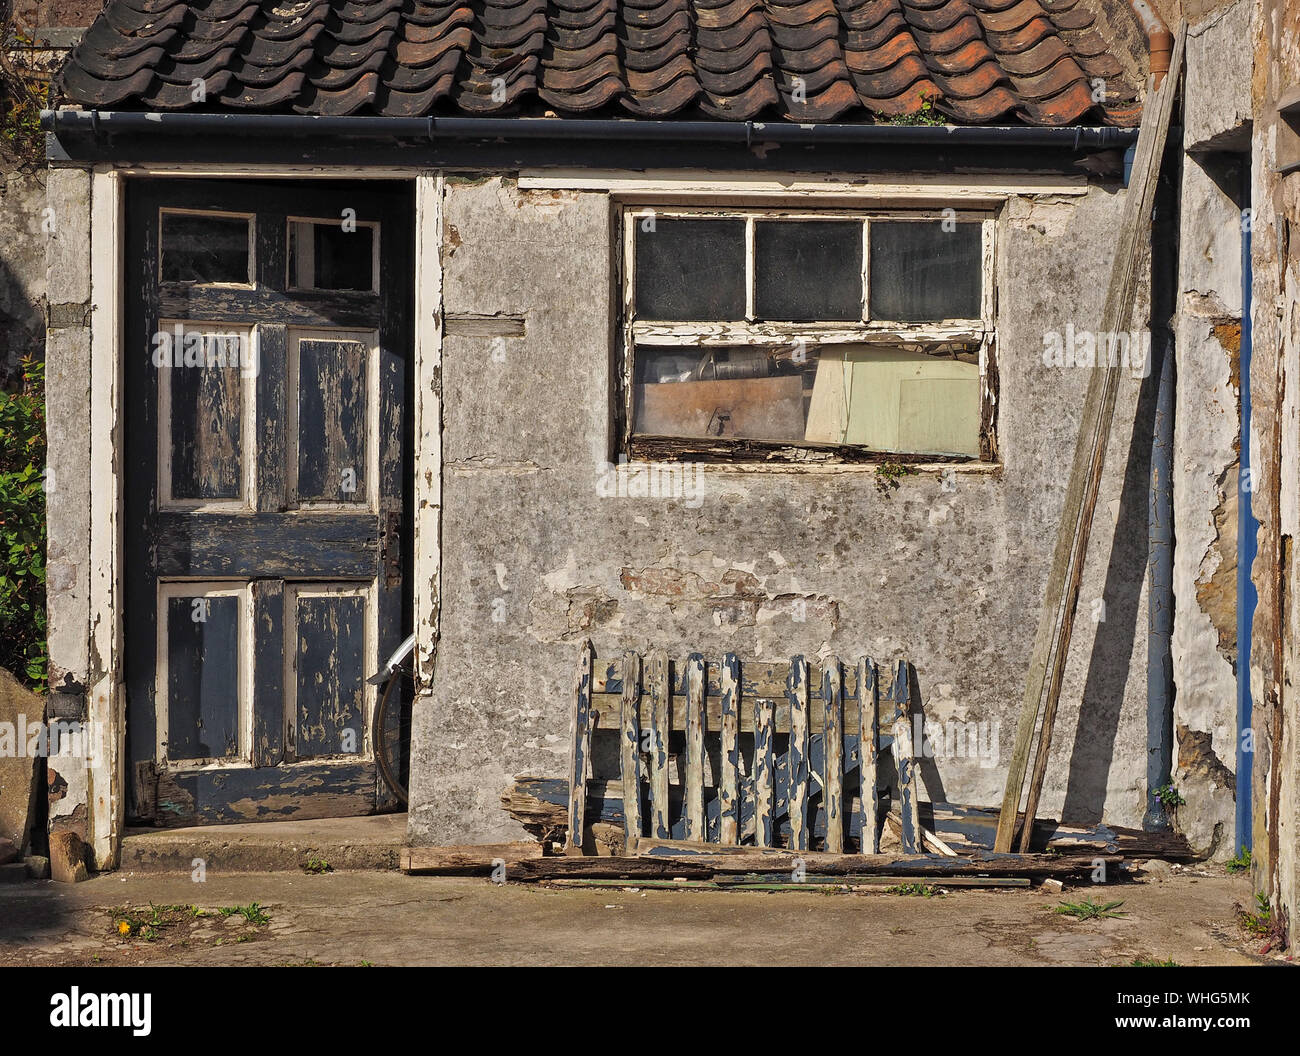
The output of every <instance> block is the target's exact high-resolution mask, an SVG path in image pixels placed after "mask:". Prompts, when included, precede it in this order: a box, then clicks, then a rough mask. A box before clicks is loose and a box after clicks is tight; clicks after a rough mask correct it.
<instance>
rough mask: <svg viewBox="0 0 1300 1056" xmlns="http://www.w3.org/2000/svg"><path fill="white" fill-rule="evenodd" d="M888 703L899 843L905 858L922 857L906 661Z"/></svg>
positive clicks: (900, 664)
mask: <svg viewBox="0 0 1300 1056" xmlns="http://www.w3.org/2000/svg"><path fill="white" fill-rule="evenodd" d="M889 699H890V701H892V702H893V705H894V720H893V723H892V729H893V731H894V765H895V766H896V767H897V768H898V797H899V800H900V803H899V807H900V810H899V814H900V817H901V819H902V823H903V833H902V837H901V839H902V843H903V853H904V854H920V853H921V846H922V843H921V816H920V804H921V797H920V791H919V789H918V787H917V777H916V760H915V759H914V758H913V753H912V714H911V713H912V692H911V679H910V671H909V668H908V664H907V661H905V660H900V661H898V663H897V665H896V666H895V668H894V680H893V683H892V684H891V685H890V687H889Z"/></svg>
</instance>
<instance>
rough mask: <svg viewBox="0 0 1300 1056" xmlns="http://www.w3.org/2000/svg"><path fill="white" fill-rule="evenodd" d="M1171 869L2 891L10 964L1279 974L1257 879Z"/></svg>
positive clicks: (98, 885) (164, 882) (321, 880)
mask: <svg viewBox="0 0 1300 1056" xmlns="http://www.w3.org/2000/svg"><path fill="white" fill-rule="evenodd" d="M1153 869H1159V870H1160V872H1159V873H1158V874H1156V873H1152V874H1148V875H1147V877H1146V878H1145V879H1142V880H1139V881H1136V882H1127V883H1123V884H1112V885H1107V886H1105V887H1101V888H1097V887H1090V886H1085V887H1082V888H1078V889H1069V888H1067V890H1066V892H1065V894H1064V895H1051V894H1047V893H1045V892H1042V891H1039V890H1020V891H982V890H971V889H953V890H950V891H948V892H947V893H946V894H942V895H937V896H935V897H919V896H907V895H902V894H891V893H886V892H885V891H884V890H883V889H876V890H871V891H867V892H865V893H858V892H855V893H851V894H850V893H844V894H838V895H828V894H820V893H808V894H804V893H803V892H794V893H774V894H759V893H747V892H733V891H716V892H715V891H664V890H638V889H636V888H635V885H632V884H629V885H628V887H627V888H609V889H574V888H553V887H551V888H548V887H542V886H538V885H535V884H529V885H525V884H506V885H497V884H494V883H492V882H491V881H490V880H487V879H476V878H435V877H423V876H406V875H404V874H401V873H398V872H392V871H364V872H363V871H356V872H342V871H340V872H334V873H326V874H321V875H309V874H307V873H304V872H301V871H297V872H286V871H280V872H256V873H225V872H221V871H220V870H211V869H210V870H209V871H208V874H207V878H206V880H204V881H203V882H201V883H200V882H195V881H194V880H192V879H191V878H190V874H189V873H142V872H128V871H122V872H119V873H113V874H106V875H103V876H99V877H95V878H93V879H91V880H90V881H88V882H86V883H82V884H77V885H60V884H54V883H52V882H50V881H48V880H44V881H29V882H26V883H22V884H13V885H6V886H0V965H77V966H89V965H123V964H165V965H171V964H176V965H245V964H247V965H361V964H373V965H430V964H458V965H459V964H466V965H471V964H472V965H534V964H547V965H551V964H564V965H572V964H590V965H604V964H624V965H627V964H647V965H723V964H725V965H732V964H781V965H801V964H835V965H841V964H842V965H859V964H906V965H1066V964H1076V965H1127V964H1131V963H1132V962H1133V961H1134V960H1135V959H1144V960H1160V961H1165V960H1173V961H1176V962H1177V963H1179V964H1184V965H1196V964H1249V963H1264V960H1265V959H1264V958H1260V957H1258V956H1255V955H1254V954H1253V952H1252V951H1253V950H1254V949H1257V948H1258V947H1259V945H1260V940H1247V938H1246V936H1245V934H1244V933H1243V932H1242V931H1241V929H1240V928H1239V927H1238V925H1237V924H1236V923H1235V913H1234V908H1233V903H1234V902H1239V903H1242V904H1243V905H1246V906H1247V907H1248V908H1249V904H1250V902H1251V890H1250V884H1249V881H1248V880H1247V879H1245V878H1243V877H1240V876H1228V875H1226V874H1224V873H1223V872H1222V870H1220V869H1218V868H1215V867H1205V868H1203V869H1201V868H1196V869H1189V870H1179V869H1171V868H1170V867H1168V866H1165V865H1163V863H1156V864H1155V866H1153ZM1083 897H1093V898H1097V899H1100V900H1104V901H1111V900H1121V899H1122V900H1123V903H1124V904H1123V906H1122V907H1120V908H1121V910H1122V911H1123V912H1124V913H1125V914H1126V915H1125V916H1123V917H1116V918H1111V919H1104V920H1092V921H1076V920H1073V919H1071V918H1069V917H1065V916H1060V915H1057V914H1055V913H1053V909H1054V907H1056V906H1057V905H1058V904H1059V903H1060V902H1061V901H1062V900H1069V901H1078V900H1079V899H1081V898H1083ZM252 903H256V904H257V907H256V908H255V907H253V906H252V905H251V904H252ZM191 907H196V908H191ZM236 907H242V911H236ZM223 908H225V909H226V910H227V911H228V912H227V913H226V915H222V913H221V910H222V909H223ZM196 910H197V911H201V914H200V912H196ZM123 932H125V934H123Z"/></svg>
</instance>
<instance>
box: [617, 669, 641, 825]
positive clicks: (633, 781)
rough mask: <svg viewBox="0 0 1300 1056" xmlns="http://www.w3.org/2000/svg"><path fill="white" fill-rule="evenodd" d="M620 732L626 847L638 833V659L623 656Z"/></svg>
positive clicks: (639, 816)
mask: <svg viewBox="0 0 1300 1056" xmlns="http://www.w3.org/2000/svg"><path fill="white" fill-rule="evenodd" d="M622 674H623V730H622V736H621V738H620V740H619V746H620V759H621V764H622V766H621V776H622V783H623V833H624V835H625V836H626V837H627V840H628V845H629V846H631V843H632V841H633V840H634V839H639V838H640V837H641V836H643V835H644V833H643V832H642V831H641V715H640V711H641V655H640V654H639V653H636V652H633V651H632V650H628V651H627V652H626V653H624V654H623V672H622Z"/></svg>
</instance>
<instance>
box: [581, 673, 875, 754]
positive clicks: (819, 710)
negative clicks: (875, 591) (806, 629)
mask: <svg viewBox="0 0 1300 1056" xmlns="http://www.w3.org/2000/svg"><path fill="white" fill-rule="evenodd" d="M681 666H682V667H683V668H684V667H685V666H686V664H685V661H683V662H682V665H681ZM707 666H710V665H707V664H706V667H707ZM741 666H742V668H743V666H744V665H743V664H742V665H741ZM786 672H787V675H788V673H789V664H787V665H786ZM857 677H858V676H857V673H856V672H855V671H854V669H853V668H849V669H848V670H847V671H845V673H844V682H845V685H844V713H843V718H844V723H845V726H844V728H845V729H846V730H856V729H857V728H858V723H859V718H858V698H857V696H856V695H854V694H852V693H850V692H849V688H850V687H849V685H848V682H849V680H850V679H851V680H853V681H855V682H856V681H857ZM746 681H748V680H746ZM612 684H613V685H616V686H617V687H618V692H617V693H595V694H593V695H592V708H593V711H594V715H593V721H594V722H595V725H594V726H593V727H592V728H593V729H598V730H617V729H618V728H619V727H620V726H621V725H622V711H621V707H620V704H619V701H620V700H621V699H622V696H623V682H622V680H621V679H615V680H613V682H612ZM736 688H737V689H738V690H739V691H740V694H741V696H743V697H745V698H747V699H749V700H757V699H759V696H758V695H756V694H753V693H750V692H749V691H748V690H746V689H745V686H744V684H743V683H741V684H738V685H737V687H736ZM785 688H786V687H785V682H784V681H782V683H781V688H780V689H779V690H778V691H777V692H776V694H774V695H770V696H768V697H767V698H766V699H768V700H771V701H772V729H773V732H775V733H778V734H785V733H789V732H790V702H789V700H788V699H786V695H785ZM673 693H674V694H677V695H680V696H683V697H685V696H686V687H685V685H683V686H682V687H681V690H680V693H679V691H678V690H677V689H675V688H674V689H673ZM704 694H705V695H704V727H705V729H707V730H718V729H721V728H722V685H721V683H720V682H719V683H714V682H711V681H707V680H706V682H705V686H704ZM878 708H879V715H878V719H877V721H878V722H879V724H880V729H881V730H882V731H883V733H884V735H885V736H888V735H889V733H890V728H889V711H888V709H887V707H886V704H885V701H884V700H883V698H882V699H881V701H880V702H879V704H878ZM671 719H672V728H673V732H674V733H684V732H686V709H685V708H676V709H674V711H673V713H672V715H671ZM825 723H826V710H825V704H824V703H823V701H822V671H821V668H820V667H819V666H817V665H814V664H809V665H808V729H809V730H810V731H816V730H820V729H821V728H822V726H824V725H825ZM649 725H650V698H649V694H648V693H643V694H642V696H641V726H642V728H643V729H644V728H646V727H648V726H649ZM740 732H741V733H753V732H754V713H753V711H752V710H750V709H748V708H746V709H743V710H742V711H741V713H740Z"/></svg>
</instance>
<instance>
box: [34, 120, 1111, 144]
mask: <svg viewBox="0 0 1300 1056" xmlns="http://www.w3.org/2000/svg"><path fill="white" fill-rule="evenodd" d="M41 127H42V128H43V129H45V130H46V131H47V132H52V133H54V134H55V135H56V136H59V135H60V134H68V135H72V136H84V135H90V136H92V137H99V136H101V135H114V134H124V135H130V136H232V137H233V136H239V137H245V136H259V137H260V136H267V137H276V138H279V137H285V136H288V137H313V138H322V139H334V138H345V139H381V140H427V141H429V142H432V143H437V142H439V141H441V140H486V141H497V142H509V141H516V140H531V141H539V140H540V141H552V142H563V141H572V140H587V141H591V140H598V141H611V140H614V141H637V142H642V143H644V142H647V141H653V142H659V143H663V142H687V143H697V144H699V143H706V144H731V145H741V144H743V145H745V146H751V145H757V144H761V143H776V144H789V145H814V144H825V145H832V144H841V145H845V144H852V145H861V144H893V145H898V146H903V145H908V146H911V145H920V144H926V145H931V144H944V145H949V146H962V147H1054V148H1058V149H1065V150H1073V151H1079V150H1106V149H1112V148H1126V147H1128V146H1129V145H1130V144H1131V143H1134V142H1136V140H1137V129H1130V128H1110V127H1095V128H1094V127H1082V126H1070V127H1064V128H1055V127H1051V128H1049V127H1041V126H1035V125H1023V126H1022V125H1006V126H978V125H890V124H861V125H859V124H796V123H793V122H789V123H787V122H779V121H640V120H636V119H631V118H624V119H618V118H610V119H592V118H536V117H525V118H498V117H410V118H408V117H316V116H310V115H305V114H242V113H200V114H188V113H139V112H135V111H129V112H128V111H114V110H108V111H95V110H46V111H43V112H42V113H41Z"/></svg>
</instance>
